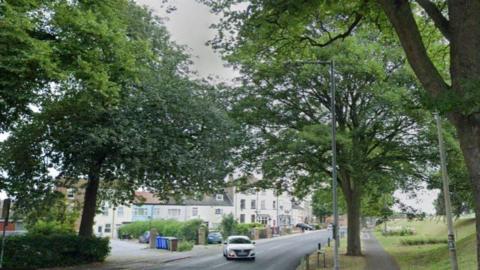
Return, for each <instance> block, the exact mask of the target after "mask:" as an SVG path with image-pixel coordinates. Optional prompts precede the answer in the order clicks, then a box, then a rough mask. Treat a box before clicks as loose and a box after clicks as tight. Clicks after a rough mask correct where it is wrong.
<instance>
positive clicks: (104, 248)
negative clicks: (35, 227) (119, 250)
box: [0, 234, 110, 269]
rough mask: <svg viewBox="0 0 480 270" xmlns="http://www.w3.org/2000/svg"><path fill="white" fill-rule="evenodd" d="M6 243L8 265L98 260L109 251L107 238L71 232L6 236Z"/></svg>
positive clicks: (23, 266) (55, 264)
mask: <svg viewBox="0 0 480 270" xmlns="http://www.w3.org/2000/svg"><path fill="white" fill-rule="evenodd" d="M0 240H1V239H0ZM5 247H6V248H5V256H4V267H5V268H7V269H18V268H21V269H37V268H46V267H58V266H70V265H77V264H85V263H92V262H100V261H103V260H105V258H106V257H107V255H108V254H109V253H110V246H109V242H108V239H107V238H99V237H94V236H92V237H80V236H77V235H72V234H67V235H62V234H54V235H32V234H28V235H16V236H9V237H7V238H6V239H5Z"/></svg>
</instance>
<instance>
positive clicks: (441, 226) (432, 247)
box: [375, 218, 476, 270]
mask: <svg viewBox="0 0 480 270" xmlns="http://www.w3.org/2000/svg"><path fill="white" fill-rule="evenodd" d="M388 227H389V228H392V229H394V230H395V229H397V230H399V229H402V228H404V229H412V230H414V231H415V234H414V235H412V236H383V235H382V233H381V232H380V229H381V228H378V230H377V231H376V232H375V236H376V237H377V239H378V241H379V242H380V243H381V244H382V245H383V247H384V248H385V250H386V251H387V252H389V253H390V254H391V255H392V256H394V257H395V259H396V260H397V262H398V264H399V265H400V267H401V269H408V270H410V269H412V270H413V269H415V270H443V269H445V270H448V269H450V261H449V257H448V248H447V244H446V243H444V241H443V243H442V241H437V242H439V243H434V244H432V243H431V242H436V241H431V240H432V239H436V240H446V239H447V225H446V223H445V222H444V220H443V219H441V218H434V219H427V220H424V221H411V222H409V221H407V220H398V221H393V222H389V223H388ZM382 228H383V226H382ZM455 232H456V237H457V256H458V262H459V268H460V269H476V259H475V257H476V255H475V250H476V247H475V220H474V219H472V218H468V219H467V218H465V219H459V220H457V221H456V222H455ZM408 243H410V244H408ZM411 243H418V245H417V244H413V245H412V244H411Z"/></svg>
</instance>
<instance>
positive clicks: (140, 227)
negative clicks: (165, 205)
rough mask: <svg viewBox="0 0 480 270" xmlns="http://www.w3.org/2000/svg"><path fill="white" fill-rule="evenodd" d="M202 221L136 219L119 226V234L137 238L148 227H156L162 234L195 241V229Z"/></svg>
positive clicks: (148, 228)
mask: <svg viewBox="0 0 480 270" xmlns="http://www.w3.org/2000/svg"><path fill="white" fill-rule="evenodd" d="M202 224H203V221H202V220H200V219H193V220H189V221H185V222H181V221H177V220H152V221H136V222H132V223H130V224H126V225H123V226H121V227H120V228H119V230H118V234H119V235H120V236H122V237H123V236H126V235H129V236H131V237H133V238H138V237H140V235H142V234H143V233H144V232H145V231H148V230H150V228H155V229H157V231H158V233H159V234H160V235H163V236H174V237H177V238H179V239H182V240H187V241H195V240H196V238H197V231H198V229H199V228H200V226H202Z"/></svg>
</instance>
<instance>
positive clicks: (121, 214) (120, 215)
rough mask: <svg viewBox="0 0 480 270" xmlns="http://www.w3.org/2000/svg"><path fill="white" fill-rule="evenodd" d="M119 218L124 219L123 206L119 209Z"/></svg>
mask: <svg viewBox="0 0 480 270" xmlns="http://www.w3.org/2000/svg"><path fill="white" fill-rule="evenodd" d="M117 216H118V217H123V207H122V206H120V207H118V209H117Z"/></svg>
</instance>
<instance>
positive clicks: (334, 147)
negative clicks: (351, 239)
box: [330, 60, 340, 270]
mask: <svg viewBox="0 0 480 270" xmlns="http://www.w3.org/2000/svg"><path fill="white" fill-rule="evenodd" d="M334 72H335V63H334V62H333V60H331V61H330V98H331V104H330V105H331V108H330V111H331V114H332V193H333V223H334V224H333V234H334V237H335V247H334V252H333V269H334V270H338V269H339V268H340V264H339V261H338V247H339V246H340V239H339V238H338V231H339V229H340V228H339V226H338V205H337V200H338V198H337V117H336V115H335V74H334Z"/></svg>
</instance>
